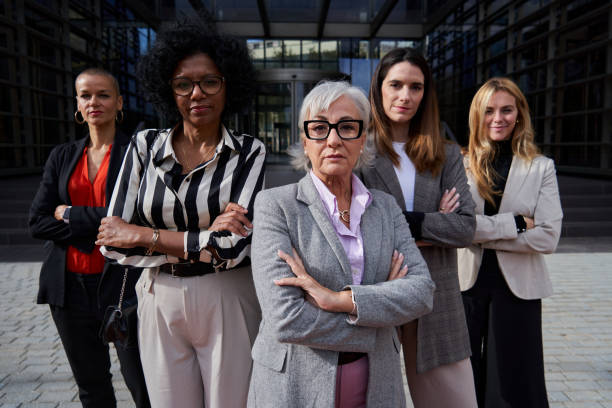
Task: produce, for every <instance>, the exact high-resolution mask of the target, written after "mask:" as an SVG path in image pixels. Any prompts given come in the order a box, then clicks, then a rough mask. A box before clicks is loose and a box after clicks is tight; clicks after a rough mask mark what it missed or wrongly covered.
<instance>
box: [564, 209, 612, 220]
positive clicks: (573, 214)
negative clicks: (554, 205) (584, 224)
mask: <svg viewBox="0 0 612 408" xmlns="http://www.w3.org/2000/svg"><path fill="white" fill-rule="evenodd" d="M563 221H564V222H580V221H612V207H596V208H589V207H566V208H563Z"/></svg>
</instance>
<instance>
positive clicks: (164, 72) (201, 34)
mask: <svg viewBox="0 0 612 408" xmlns="http://www.w3.org/2000/svg"><path fill="white" fill-rule="evenodd" d="M200 52H202V53H204V54H206V55H208V56H209V57H210V58H211V59H212V60H213V62H214V63H215V65H216V66H217V68H218V69H219V71H220V72H221V75H223V76H224V77H225V86H226V100H225V107H224V109H223V117H224V118H227V117H228V116H229V115H231V114H234V113H241V112H243V111H244V110H245V109H246V108H248V107H249V106H250V103H251V100H252V98H253V96H254V95H255V68H254V67H253V63H252V61H251V58H250V56H249V51H248V49H247V47H246V43H245V42H244V41H240V40H238V39H236V38H234V37H231V36H228V35H223V34H219V33H218V32H217V31H216V29H215V27H214V26H213V25H211V24H208V23H207V22H206V21H205V20H203V19H197V20H196V19H193V18H187V19H184V20H182V21H177V22H175V23H172V24H171V25H169V26H167V27H164V28H162V30H160V31H159V33H158V34H157V38H156V40H155V43H154V44H153V46H152V47H151V49H150V50H149V52H148V53H147V54H145V55H143V56H142V57H141V58H140V60H139V61H138V67H137V73H138V76H139V78H140V84H141V86H142V88H143V89H144V91H145V93H146V96H147V99H148V100H149V101H150V102H151V103H152V104H153V105H154V106H155V109H156V110H157V112H158V113H159V114H160V115H161V116H162V117H163V118H164V119H165V120H167V121H169V122H170V123H176V122H178V121H179V120H181V115H180V113H179V111H178V109H177V107H176V103H175V101H174V94H173V92H172V89H171V88H170V84H169V81H170V79H172V74H173V73H174V70H175V69H176V67H177V65H178V64H179V62H180V61H182V60H183V59H185V58H187V57H190V56H192V55H194V54H198V53H200Z"/></svg>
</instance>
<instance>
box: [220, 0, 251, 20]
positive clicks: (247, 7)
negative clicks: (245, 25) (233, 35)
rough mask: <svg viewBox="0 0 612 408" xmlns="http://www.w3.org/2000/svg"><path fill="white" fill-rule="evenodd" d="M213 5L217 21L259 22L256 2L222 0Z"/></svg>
mask: <svg viewBox="0 0 612 408" xmlns="http://www.w3.org/2000/svg"><path fill="white" fill-rule="evenodd" d="M214 4H215V16H216V17H217V19H218V20H221V21H223V20H227V21H259V9H258V7H257V2H255V1H248V0H223V1H217V2H215V3H214Z"/></svg>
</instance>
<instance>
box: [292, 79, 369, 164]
mask: <svg viewBox="0 0 612 408" xmlns="http://www.w3.org/2000/svg"><path fill="white" fill-rule="evenodd" d="M343 96H346V97H348V98H350V99H351V100H352V101H353V103H354V104H355V107H356V108H357V111H359V115H360V119H361V120H363V126H364V130H363V136H362V137H365V138H366V142H365V144H364V146H363V152H362V153H361V155H360V156H359V159H358V160H357V163H356V164H355V168H359V167H363V166H367V165H371V163H372V162H373V161H374V156H375V154H376V150H375V147H374V143H373V140H372V138H371V136H370V134H369V132H368V125H369V123H370V103H369V102H368V98H367V97H366V96H365V94H364V93H363V91H362V90H361V89H359V88H357V87H355V86H352V85H351V84H349V83H348V82H346V81H321V82H319V83H318V84H317V85H316V86H315V87H314V88H312V90H311V91H310V92H309V93H308V95H306V97H305V98H304V102H303V103H302V107H301V109H300V117H299V122H298V126H299V128H300V136H301V137H302V138H304V137H306V136H305V134H304V121H305V120H309V119H310V118H312V117H315V116H316V115H318V114H319V113H320V112H325V111H327V110H328V109H329V107H330V106H331V104H332V103H334V102H335V101H337V100H338V99H340V98H341V97H343ZM288 153H289V155H290V156H291V164H292V165H293V167H294V168H296V169H297V170H306V171H308V170H310V167H311V163H310V159H309V158H308V156H307V155H306V152H305V151H304V147H303V146H302V143H301V141H300V142H299V143H296V144H294V145H292V146H290V147H289V149H288Z"/></svg>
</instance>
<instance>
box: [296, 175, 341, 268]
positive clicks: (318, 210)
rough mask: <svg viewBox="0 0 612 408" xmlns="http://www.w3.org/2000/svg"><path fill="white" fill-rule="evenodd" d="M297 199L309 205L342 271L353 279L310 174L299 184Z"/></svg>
mask: <svg viewBox="0 0 612 408" xmlns="http://www.w3.org/2000/svg"><path fill="white" fill-rule="evenodd" d="M297 199H298V200H300V201H302V202H303V203H305V204H307V205H308V209H309V210H310V213H311V214H312V217H313V218H314V220H315V222H316V223H317V225H318V227H319V229H320V230H321V233H322V234H323V236H324V237H325V239H326V240H327V242H328V243H329V245H330V246H331V248H332V250H333V251H334V254H336V258H338V261H339V262H340V265H341V266H342V271H343V272H344V273H345V274H346V275H347V276H349V277H351V276H352V274H351V267H350V264H349V260H348V257H347V256H346V253H345V252H344V247H343V246H342V244H341V243H340V239H339V238H338V235H336V230H335V229H334V226H333V225H332V223H331V221H330V220H329V217H328V215H327V212H326V211H325V208H323V203H322V202H321V197H320V196H319V192H318V191H317V189H316V187H315V186H314V184H313V182H312V180H311V179H310V174H308V173H307V174H306V176H304V177H303V178H302V179H301V180H300V181H299V182H298V192H297Z"/></svg>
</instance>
